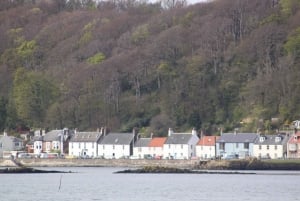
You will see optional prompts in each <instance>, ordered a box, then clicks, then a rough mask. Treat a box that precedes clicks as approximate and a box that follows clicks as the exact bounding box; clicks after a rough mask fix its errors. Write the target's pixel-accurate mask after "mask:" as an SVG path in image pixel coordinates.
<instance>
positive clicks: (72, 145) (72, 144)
mask: <svg viewBox="0 0 300 201" xmlns="http://www.w3.org/2000/svg"><path fill="white" fill-rule="evenodd" d="M71 147H72V149H73V148H74V147H73V143H71ZM72 155H73V154H72Z"/></svg>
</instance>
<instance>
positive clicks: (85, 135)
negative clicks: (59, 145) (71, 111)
mask: <svg viewBox="0 0 300 201" xmlns="http://www.w3.org/2000/svg"><path fill="white" fill-rule="evenodd" d="M100 137H101V132H76V133H75V134H74V135H73V136H72V138H71V140H70V142H98V140H99V139H100Z"/></svg>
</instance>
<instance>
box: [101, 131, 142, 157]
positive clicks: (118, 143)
mask: <svg viewBox="0 0 300 201" xmlns="http://www.w3.org/2000/svg"><path fill="white" fill-rule="evenodd" d="M136 140H137V134H136V132H135V131H133V132H132V133H108V134H106V135H104V136H103V139H102V140H101V141H100V142H99V144H98V156H101V157H103V158H107V159H119V158H129V157H130V156H132V155H133V146H134V144H133V143H134V142H135V141H136Z"/></svg>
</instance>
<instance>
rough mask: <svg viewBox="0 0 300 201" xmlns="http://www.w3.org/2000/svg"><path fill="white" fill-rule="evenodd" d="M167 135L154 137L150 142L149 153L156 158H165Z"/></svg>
mask: <svg viewBox="0 0 300 201" xmlns="http://www.w3.org/2000/svg"><path fill="white" fill-rule="evenodd" d="M166 140H167V138H166V137H154V138H152V140H151V141H150V144H149V154H150V155H151V156H152V157H153V158H155V159H161V158H163V154H164V150H163V148H164V144H165V142H166Z"/></svg>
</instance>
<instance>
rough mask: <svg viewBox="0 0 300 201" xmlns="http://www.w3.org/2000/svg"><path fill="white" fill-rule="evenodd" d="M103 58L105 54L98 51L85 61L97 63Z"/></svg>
mask: <svg viewBox="0 0 300 201" xmlns="http://www.w3.org/2000/svg"><path fill="white" fill-rule="evenodd" d="M104 60H105V55H104V54H103V53H102V52H99V53H97V54H95V55H94V56H92V57H89V58H88V59H87V62H88V63H89V64H99V63H101V62H102V61H104Z"/></svg>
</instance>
